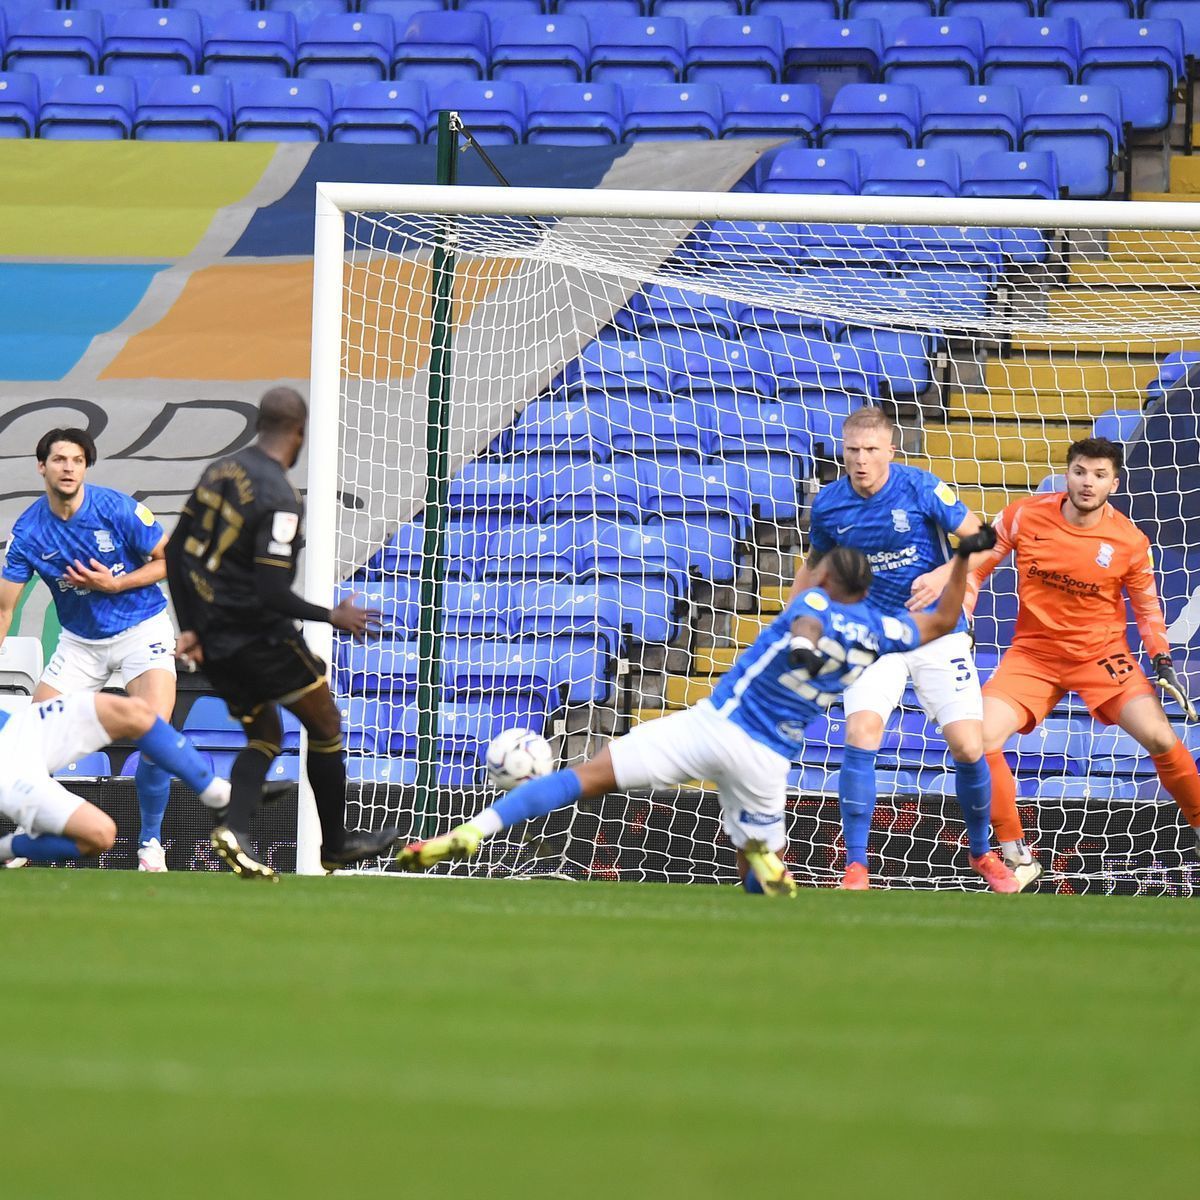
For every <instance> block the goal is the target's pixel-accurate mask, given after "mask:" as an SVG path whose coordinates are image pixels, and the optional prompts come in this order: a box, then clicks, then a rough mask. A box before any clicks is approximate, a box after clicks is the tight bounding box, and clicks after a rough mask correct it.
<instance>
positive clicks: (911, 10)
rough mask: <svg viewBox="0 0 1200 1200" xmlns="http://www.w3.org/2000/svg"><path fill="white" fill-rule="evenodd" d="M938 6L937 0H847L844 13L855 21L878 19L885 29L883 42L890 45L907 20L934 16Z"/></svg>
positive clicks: (843, 7) (843, 9) (882, 28)
mask: <svg viewBox="0 0 1200 1200" xmlns="http://www.w3.org/2000/svg"><path fill="white" fill-rule="evenodd" d="M937 8H938V6H937V0H846V2H845V4H844V5H843V6H842V15H843V16H845V17H849V18H850V19H851V20H855V21H861V20H864V19H867V20H873V21H878V22H879V28H880V29H881V30H882V31H883V44H884V45H885V46H890V45H892V44H893V43H894V42H895V40H896V33H897V31H898V30H899V28H900V26H901V25H902V24H904V22H905V21H908V20H911V19H912V18H913V17H932V16H934V15H935V14H936V13H937Z"/></svg>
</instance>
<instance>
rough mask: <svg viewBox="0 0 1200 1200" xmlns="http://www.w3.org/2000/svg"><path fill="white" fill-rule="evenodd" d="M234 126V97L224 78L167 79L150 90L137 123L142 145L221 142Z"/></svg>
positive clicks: (143, 101)
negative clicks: (157, 142) (152, 143)
mask: <svg viewBox="0 0 1200 1200" xmlns="http://www.w3.org/2000/svg"><path fill="white" fill-rule="evenodd" d="M232 126H233V94H232V90H231V88H230V85H229V80H228V79H226V78H224V77H223V76H220V75H167V76H163V78H161V79H156V80H154V81H153V82H152V83H151V84H150V85H149V86H148V87H147V88H146V89H145V92H144V94H143V97H142V102H141V104H139V105H138V109H137V115H136V118H135V120H134V123H133V136H134V137H135V138H137V139H138V140H139V141H189V142H220V141H224V140H226V139H227V138H228V137H229V136H230V133H231V130H232Z"/></svg>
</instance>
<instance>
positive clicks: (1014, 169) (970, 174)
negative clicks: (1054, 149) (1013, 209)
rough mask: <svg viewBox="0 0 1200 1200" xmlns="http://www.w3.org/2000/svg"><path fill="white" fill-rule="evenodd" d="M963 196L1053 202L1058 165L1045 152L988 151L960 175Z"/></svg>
mask: <svg viewBox="0 0 1200 1200" xmlns="http://www.w3.org/2000/svg"><path fill="white" fill-rule="evenodd" d="M962 194H963V195H964V196H977V197H997V196H1005V197H1011V198H1012V199H1026V200H1055V199H1057V198H1058V162H1057V160H1056V159H1055V157H1054V155H1053V153H1051V152H1050V151H1047V150H1030V151H1028V152H1025V151H1021V150H991V151H988V152H987V153H986V154H981V155H980V156H979V157H978V158H977V159H976V160H975V162H974V163H973V164H972V165H971V166H970V167H968V168H967V170H966V172H965V173H964V175H963V184H962Z"/></svg>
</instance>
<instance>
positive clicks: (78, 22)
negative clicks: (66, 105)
mask: <svg viewBox="0 0 1200 1200" xmlns="http://www.w3.org/2000/svg"><path fill="white" fill-rule="evenodd" d="M103 40H104V27H103V24H102V21H101V17H100V14H99V13H95V12H50V11H44V12H27V13H25V14H24V15H23V16H22V17H20V18H19V19H18V20H16V21H14V22H13V24H12V27H11V28H10V30H9V33H8V41H7V43H6V44H5V47H4V64H3V65H4V70H5V71H20V72H24V73H26V74H29V75H36V76H37V77H38V79H39V81H41V83H42V84H43V85H49V86H53V85H54V84H55V83H57V81H58V80H59V79H61V78H62V77H63V76H65V75H93V74H95V73H96V72H97V71H98V70H99V67H100V47H101V44H102V43H103Z"/></svg>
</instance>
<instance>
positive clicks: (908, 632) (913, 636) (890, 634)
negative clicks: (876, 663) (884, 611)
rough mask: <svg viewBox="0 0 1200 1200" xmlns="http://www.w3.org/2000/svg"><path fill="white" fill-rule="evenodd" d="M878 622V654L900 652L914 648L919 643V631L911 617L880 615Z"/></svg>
mask: <svg viewBox="0 0 1200 1200" xmlns="http://www.w3.org/2000/svg"><path fill="white" fill-rule="evenodd" d="M878 624H879V653H880V655H884V654H902V653H903V652H904V651H905V650H915V649H916V648H917V647H918V646H919V645H920V644H921V631H920V630H919V629H918V628H917V623H916V622H915V621H914V620H913V619H912V617H909V616H905V615H901V616H889V617H883V616H880V617H878Z"/></svg>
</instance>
